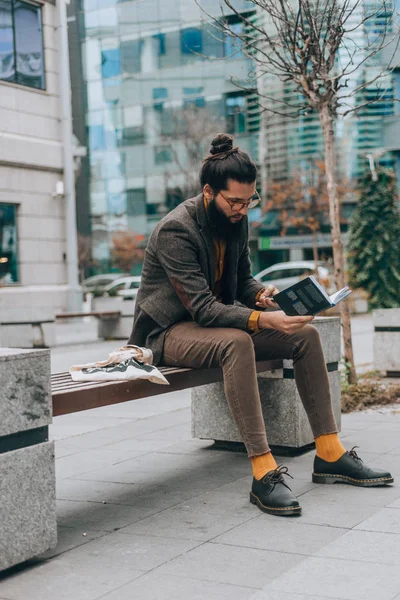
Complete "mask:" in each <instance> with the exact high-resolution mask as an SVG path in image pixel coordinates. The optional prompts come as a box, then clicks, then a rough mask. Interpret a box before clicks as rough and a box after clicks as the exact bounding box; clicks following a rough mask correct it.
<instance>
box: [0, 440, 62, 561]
mask: <svg viewBox="0 0 400 600" xmlns="http://www.w3.org/2000/svg"><path fill="white" fill-rule="evenodd" d="M56 544H57V524H56V498H55V474H54V443H53V442H47V443H42V444H36V445H34V446H30V447H27V448H21V449H19V450H14V451H11V452H5V453H3V454H0V571H2V570H4V569H8V568H9V567H12V566H14V565H16V564H19V563H21V562H24V561H25V560H28V559H29V558H32V557H34V556H37V555H38V554H41V553H42V552H45V551H46V550H48V549H49V548H52V547H53V546H55V545H56Z"/></svg>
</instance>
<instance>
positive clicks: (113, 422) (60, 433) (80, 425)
mask: <svg viewBox="0 0 400 600" xmlns="http://www.w3.org/2000/svg"><path fill="white" fill-rule="evenodd" d="M77 415H78V416H77ZM129 423H131V420H130V419H104V418H103V417H99V418H97V419H94V418H88V417H84V416H82V415H81V413H77V414H75V413H74V414H72V415H63V416H62V417H54V419H53V423H52V424H51V425H50V426H49V437H50V439H51V440H60V439H65V438H69V437H71V436H75V435H82V434H86V433H89V432H91V433H93V432H96V431H98V430H103V429H105V428H110V429H113V428H114V427H122V426H123V425H124V424H125V425H129Z"/></svg>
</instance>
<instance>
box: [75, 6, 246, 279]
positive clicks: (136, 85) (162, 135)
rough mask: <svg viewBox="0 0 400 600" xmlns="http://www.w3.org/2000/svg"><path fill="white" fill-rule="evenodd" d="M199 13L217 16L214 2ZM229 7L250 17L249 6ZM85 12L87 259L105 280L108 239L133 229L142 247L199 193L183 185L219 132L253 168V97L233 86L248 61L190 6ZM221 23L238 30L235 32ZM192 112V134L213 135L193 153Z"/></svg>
mask: <svg viewBox="0 0 400 600" xmlns="http://www.w3.org/2000/svg"><path fill="white" fill-rule="evenodd" d="M201 4H202V6H203V7H204V9H205V10H206V11H211V12H213V14H215V15H217V11H218V6H219V5H218V2H215V0H206V1H203V2H202V3H201ZM235 6H237V7H238V8H239V10H241V11H243V12H246V11H249V10H250V9H254V5H253V4H252V3H250V2H246V1H245V0H238V1H237V2H236V3H235ZM81 7H82V12H81V13H80V15H79V23H80V35H81V47H82V57H83V65H84V79H85V83H86V94H87V106H86V122H87V127H88V149H89V162H90V194H89V196H90V212H91V230H92V240H93V258H94V259H95V261H96V263H97V268H98V270H101V271H106V270H109V269H110V268H111V267H112V256H111V247H112V236H113V233H115V232H116V231H121V230H130V231H132V232H134V233H135V234H136V235H137V236H138V240H139V241H141V242H142V243H145V241H146V239H147V237H148V235H149V234H150V233H151V231H152V230H153V228H154V226H155V224H156V223H157V221H158V220H159V219H160V217H161V216H162V215H163V214H165V212H166V211H167V210H168V209H169V208H171V207H172V206H174V205H175V204H176V202H179V200H181V199H182V197H184V196H185V194H186V193H189V189H190V193H198V192H199V191H200V187H199V185H197V186H196V185H194V184H193V182H192V181H191V185H188V184H189V182H188V179H191V180H192V179H193V171H194V170H195V169H196V170H199V169H200V167H201V158H202V157H203V156H204V153H207V152H208V148H209V143H210V141H211V138H212V137H213V136H214V135H215V134H216V133H218V132H219V131H224V130H228V131H230V132H232V133H233V134H234V136H235V141H236V143H237V144H238V145H239V146H240V147H241V148H243V149H244V150H247V151H248V152H249V153H250V154H251V156H252V157H253V158H254V159H255V160H257V148H258V118H257V110H254V98H253V97H252V96H251V95H248V94H247V93H245V92H242V91H240V89H239V88H238V87H237V86H236V85H235V84H234V83H233V82H232V81H231V79H232V78H236V79H238V80H239V82H240V81H242V80H244V79H246V78H247V76H248V73H249V71H250V70H251V69H252V64H251V61H250V60H249V59H248V58H245V57H244V56H243V53H242V52H241V49H240V47H238V46H237V45H235V44H234V43H233V40H232V38H230V37H227V36H224V35H222V34H221V32H219V31H218V30H217V29H215V28H214V27H213V26H212V25H209V24H207V23H206V21H205V19H204V14H203V13H202V12H201V10H200V9H199V7H198V6H196V3H195V2H194V0H181V1H180V2H179V1H177V0H145V1H138V0H128V1H123V2H121V1H120V2H119V3H117V2H115V1H113V0H103V1H102V2H97V1H96V0H86V1H85V2H84V3H83V2H82V3H81ZM227 18H228V19H229V22H230V23H231V24H232V25H233V26H234V27H235V28H236V29H237V31H239V30H240V28H241V27H242V25H241V23H240V22H235V17H234V16H233V15H228V17H227ZM72 79H74V74H73V73H72ZM188 113H189V116H190V114H191V115H197V116H198V120H199V123H197V129H200V130H201V129H202V123H204V129H206V128H208V130H209V134H207V135H205V136H204V139H202V140H201V143H199V144H198V147H196V148H193V147H191V148H190V150H189V149H188V147H187V144H186V141H187V138H188V137H189V136H188V132H187V130H186V129H185V127H187V125H185V121H186V120H187V114H188ZM194 120H195V121H196V119H194ZM214 124H215V126H214ZM192 125H194V124H193V123H192ZM197 135H199V134H198V133H197ZM191 161H192V163H193V164H191ZM189 171H190V173H189ZM181 194H182V195H181ZM254 248H256V243H255V242H254ZM138 268H140V267H138Z"/></svg>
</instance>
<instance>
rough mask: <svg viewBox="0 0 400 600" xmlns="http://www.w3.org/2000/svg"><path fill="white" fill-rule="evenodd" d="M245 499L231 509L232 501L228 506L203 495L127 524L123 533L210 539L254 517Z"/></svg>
mask: <svg viewBox="0 0 400 600" xmlns="http://www.w3.org/2000/svg"><path fill="white" fill-rule="evenodd" d="M242 502H243V501H242V499H240V502H239V503H238V502H236V503H235V505H234V506H232V508H231V507H230V506H229V502H228V505H226V504H224V503H222V502H221V501H220V500H219V499H215V498H214V499H209V501H208V502H207V501H205V500H204V497H203V496H199V497H196V498H192V499H190V500H188V501H185V502H182V503H181V504H177V505H176V506H173V507H172V508H168V509H166V510H164V511H162V512H159V513H157V514H155V515H152V516H151V517H147V518H146V519H142V520H141V521H138V522H136V523H134V524H133V525H131V526H129V527H125V528H124V529H123V530H122V531H121V533H123V534H124V535H130V534H131V533H134V534H137V535H154V536H163V537H171V538H179V539H193V540H200V541H208V540H210V539H212V538H213V537H215V536H217V535H220V534H221V533H224V532H225V531H228V530H229V529H232V527H236V526H237V525H240V524H241V523H244V522H245V521H248V520H249V519H252V518H254V511H252V510H251V505H250V503H249V502H246V503H243V504H242Z"/></svg>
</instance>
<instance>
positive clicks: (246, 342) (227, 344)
mask: <svg viewBox="0 0 400 600" xmlns="http://www.w3.org/2000/svg"><path fill="white" fill-rule="evenodd" d="M228 331H229V333H228V335H227V338H226V339H225V340H223V341H222V343H221V345H222V348H223V350H224V351H225V352H237V353H239V354H241V355H242V356H243V355H245V354H247V353H250V354H251V355H253V354H254V344H253V340H252V339H251V336H250V334H248V333H247V332H246V331H243V330H242V329H229V330H228Z"/></svg>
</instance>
